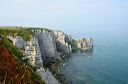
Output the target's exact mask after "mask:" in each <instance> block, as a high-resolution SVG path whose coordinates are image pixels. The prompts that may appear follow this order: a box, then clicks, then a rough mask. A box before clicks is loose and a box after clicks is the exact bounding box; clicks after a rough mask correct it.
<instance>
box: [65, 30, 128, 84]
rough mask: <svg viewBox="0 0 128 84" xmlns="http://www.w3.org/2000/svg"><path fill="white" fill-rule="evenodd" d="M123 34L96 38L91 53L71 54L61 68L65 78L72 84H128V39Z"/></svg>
mask: <svg viewBox="0 0 128 84" xmlns="http://www.w3.org/2000/svg"><path fill="white" fill-rule="evenodd" d="M125 33H126V32H125ZM125 33H123V31H122V35H121V34H119V33H118V34H117V35H116V34H115V36H114V35H112V36H110V37H106V38H104V39H97V38H96V39H95V45H94V49H93V51H90V52H87V53H74V54H72V56H71V58H70V61H69V62H67V63H66V65H65V66H64V67H63V71H64V73H65V74H66V76H67V78H70V79H72V80H73V84H128V37H127V35H126V34H125ZM106 36H107V35H106Z"/></svg>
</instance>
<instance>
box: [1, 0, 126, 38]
mask: <svg viewBox="0 0 128 84" xmlns="http://www.w3.org/2000/svg"><path fill="white" fill-rule="evenodd" d="M0 26H27V27H28V26H29V27H45V28H50V29H57V30H61V31H64V32H65V33H67V34H70V35H71V36H73V37H74V38H80V37H94V36H95V35H97V36H101V35H103V34H104V33H106V32H107V33H110V34H112V33H113V32H115V30H116V31H118V32H119V31H122V30H127V31H128V29H127V27H128V0H0ZM122 33H123V32H122ZM106 36H107V34H106Z"/></svg>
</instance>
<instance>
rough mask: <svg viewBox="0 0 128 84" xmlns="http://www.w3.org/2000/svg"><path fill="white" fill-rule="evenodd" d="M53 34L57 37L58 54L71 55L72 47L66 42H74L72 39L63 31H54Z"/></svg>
mask: <svg viewBox="0 0 128 84" xmlns="http://www.w3.org/2000/svg"><path fill="white" fill-rule="evenodd" d="M53 34H54V36H55V41H56V46H57V50H58V52H63V53H71V52H72V49H71V45H69V44H68V43H67V42H66V41H68V40H72V38H71V37H70V38H69V36H68V35H66V34H64V33H63V32H61V31H57V30H56V31H53Z"/></svg>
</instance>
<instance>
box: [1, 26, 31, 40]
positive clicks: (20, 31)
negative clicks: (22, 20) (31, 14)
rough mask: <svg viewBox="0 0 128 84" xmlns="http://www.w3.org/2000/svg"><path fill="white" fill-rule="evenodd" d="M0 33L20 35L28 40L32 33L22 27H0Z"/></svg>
mask: <svg viewBox="0 0 128 84" xmlns="http://www.w3.org/2000/svg"><path fill="white" fill-rule="evenodd" d="M0 35H2V36H5V37H6V36H7V35H12V36H14V37H15V36H21V37H22V38H23V39H24V41H28V40H30V39H31V38H32V35H31V34H30V33H29V31H27V29H25V28H22V27H0Z"/></svg>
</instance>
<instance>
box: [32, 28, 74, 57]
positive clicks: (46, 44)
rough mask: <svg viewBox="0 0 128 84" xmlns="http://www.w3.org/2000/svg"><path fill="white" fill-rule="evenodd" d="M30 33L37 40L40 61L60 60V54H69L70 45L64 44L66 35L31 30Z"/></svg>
mask: <svg viewBox="0 0 128 84" xmlns="http://www.w3.org/2000/svg"><path fill="white" fill-rule="evenodd" d="M31 31H32V33H34V35H35V36H36V37H37V39H38V42H39V47H40V51H41V56H42V59H49V58H55V59H61V58H60V53H66V54H69V53H71V51H72V49H71V45H69V44H68V43H67V42H66V38H68V35H66V34H64V33H63V32H61V31H55V30H46V29H31ZM67 40H68V39H67Z"/></svg>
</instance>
